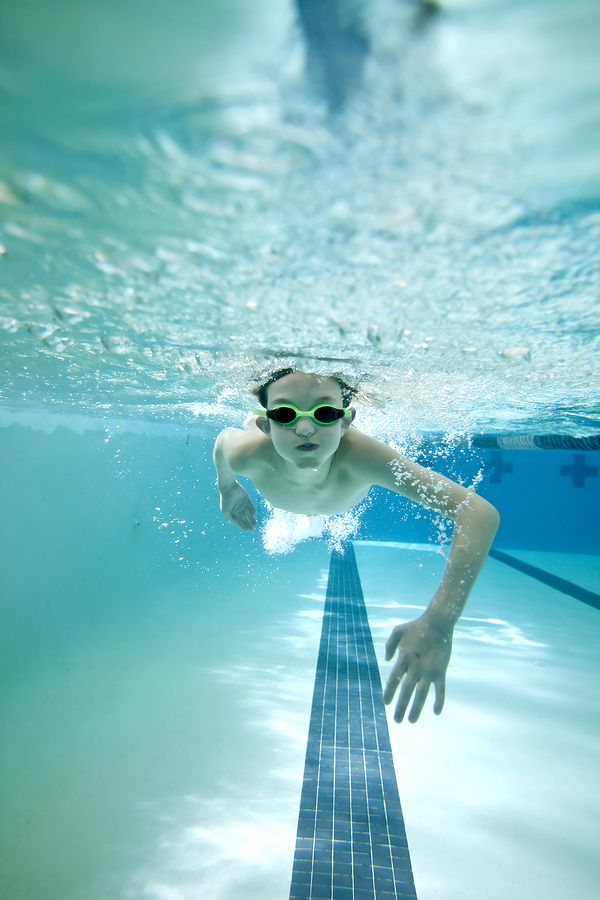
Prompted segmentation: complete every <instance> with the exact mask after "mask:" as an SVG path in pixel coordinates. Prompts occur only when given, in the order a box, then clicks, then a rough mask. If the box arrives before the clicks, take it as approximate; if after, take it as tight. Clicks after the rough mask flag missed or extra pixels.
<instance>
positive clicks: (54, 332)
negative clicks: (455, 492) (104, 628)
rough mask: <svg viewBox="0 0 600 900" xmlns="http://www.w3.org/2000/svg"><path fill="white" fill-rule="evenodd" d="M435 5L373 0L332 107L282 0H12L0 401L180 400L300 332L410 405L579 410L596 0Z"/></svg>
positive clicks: (397, 418) (196, 405) (591, 335)
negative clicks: (345, 85) (306, 67)
mask: <svg viewBox="0 0 600 900" xmlns="http://www.w3.org/2000/svg"><path fill="white" fill-rule="evenodd" d="M444 10H445V13H444V15H441V16H439V17H438V18H437V20H435V21H434V22H433V23H432V24H431V27H430V28H429V29H425V30H423V31H422V32H420V33H419V34H415V33H414V31H413V30H412V29H411V28H410V21H411V16H412V7H411V6H410V4H402V3H395V2H391V0H378V2H373V3H372V4H370V5H368V6H367V7H366V10H365V14H364V18H365V21H366V27H367V30H368V31H369V34H370V40H371V54H370V57H369V59H368V60H367V64H366V67H365V73H364V85H363V89H362V90H361V91H359V92H357V93H356V94H355V95H354V96H353V98H351V100H350V102H349V103H348V105H347V108H346V111H345V113H344V114H343V115H342V116H339V117H337V119H336V120H335V121H330V120H329V119H328V117H327V111H326V107H325V105H324V104H323V102H322V101H320V100H319V98H318V96H317V97H314V96H312V95H311V94H310V93H307V90H306V85H305V82H304V79H303V74H302V71H303V55H304V51H303V43H302V39H301V34H300V31H299V28H298V27H297V26H296V25H295V24H294V22H295V13H294V9H293V7H292V6H291V4H290V3H289V2H287V0H263V2H260V3H258V4H257V3H252V4H249V3H246V2H244V0H229V2H228V3H226V4H214V5H212V4H209V3H194V4H192V3H190V2H188V0H177V2H175V3H171V4H169V5H168V6H167V5H166V4H164V3H162V2H159V0H154V2H153V3H152V4H150V5H149V6H148V5H147V4H144V5H142V4H128V5H127V6H126V7H125V6H123V5H122V4H117V3H113V2H108V0H105V2H104V3H101V4H97V5H95V6H90V5H86V6H81V5H80V4H76V3H71V2H61V3H54V4H52V5H48V4H46V3H43V2H36V0H27V2H24V3H21V4H19V5H18V6H15V5H14V4H8V3H6V4H4V5H3V7H2V9H1V10H0V16H1V20H0V21H1V24H2V27H1V28H0V35H1V36H0V50H1V51H2V60H3V62H2V68H1V70H0V79H1V80H0V84H1V86H2V100H1V107H0V127H1V129H2V134H3V140H2V147H1V150H0V181H1V182H2V187H1V190H0V202H2V238H1V241H2V245H3V246H4V248H5V250H6V252H5V253H4V255H3V257H2V259H1V260H0V263H1V265H2V270H1V277H2V294H1V296H0V302H1V304H2V307H1V309H0V316H1V323H2V331H1V332H0V335H1V339H2V352H3V358H4V359H5V360H6V366H7V370H8V371H7V377H6V378H5V379H4V383H3V386H2V402H3V403H4V404H5V405H8V406H9V407H11V408H21V407H23V406H25V407H27V408H31V407H35V408H44V409H48V408H51V409H55V410H60V411H65V410H68V411H69V412H71V413H72V412H73V411H75V410H76V411H78V412H82V413H84V414H89V413H91V412H93V413H94V414H101V415H102V414H107V413H108V412H110V413H112V414H113V415H114V414H117V415H127V416H131V415H138V416H142V417H144V418H149V417H151V418H158V419H161V420H164V419H165V418H166V419H171V420H178V421H182V420H183V421H185V422H190V421H193V420H194V418H195V417H196V416H198V415H202V414H203V413H207V414H210V413H213V412H214V410H215V406H216V407H217V408H222V409H224V411H225V413H226V414H228V415H229V414H230V413H231V412H232V410H233V409H238V410H240V411H241V410H242V409H245V408H247V402H248V401H247V395H246V393H245V388H244V383H245V378H246V376H248V375H249V374H251V373H252V372H253V371H254V370H255V369H256V368H257V367H259V368H260V367H261V366H262V365H264V364H265V363H270V362H271V361H272V360H273V359H275V358H280V359H284V358H285V359H287V358H294V359H296V360H298V361H301V362H303V364H304V365H307V366H312V367H314V366H317V367H318V366H319V365H320V366H321V368H327V367H330V366H331V362H330V360H334V364H335V366H336V367H337V368H341V369H344V370H345V371H347V372H348V374H350V375H354V376H357V375H360V376H364V383H365V387H367V388H368V389H369V390H371V391H372V392H373V393H374V394H375V395H376V396H377V397H378V398H379V400H380V401H381V402H384V403H385V404H386V408H387V411H388V415H390V416H393V417H394V419H393V423H394V425H395V426H396V427H402V428H404V429H405V430H406V429H407V428H413V429H415V430H416V431H420V430H423V429H428V428H429V429H434V430H442V431H446V430H461V431H465V430H479V431H531V429H537V430H540V429H541V430H546V431H550V432H552V431H562V432H569V433H590V432H594V431H595V430H597V428H598V420H599V415H598V407H597V394H598V363H597V360H598V334H599V319H598V304H597V291H598V267H597V260H598V240H599V227H600V226H599V219H598V200H599V198H600V183H599V177H600V176H599V172H598V164H597V154H596V147H597V142H598V137H599V134H600V111H599V101H598V96H599V92H598V88H599V86H600V85H598V72H597V65H596V53H597V44H598V34H599V28H600V23H599V13H598V8H597V4H595V3H594V2H592V0H589V2H585V0H579V2H577V3H575V4H568V5H566V4H563V3H559V2H558V0H552V2H546V3H543V4H542V3H538V2H525V0H522V2H500V0H498V2H494V0H479V2H476V0H453V2H449V3H447V4H444ZM440 401H441V402H440Z"/></svg>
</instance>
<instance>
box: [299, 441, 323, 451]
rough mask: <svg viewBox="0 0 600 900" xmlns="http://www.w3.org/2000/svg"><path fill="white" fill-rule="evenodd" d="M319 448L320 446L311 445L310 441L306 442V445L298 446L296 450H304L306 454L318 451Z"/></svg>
mask: <svg viewBox="0 0 600 900" xmlns="http://www.w3.org/2000/svg"><path fill="white" fill-rule="evenodd" d="M318 446H319V445H318V444H311V443H310V442H309V441H306V443H304V444H298V446H297V447H296V450H303V451H305V452H308V451H309V450H316V449H317V447H318Z"/></svg>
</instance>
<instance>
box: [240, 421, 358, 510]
mask: <svg viewBox="0 0 600 900" xmlns="http://www.w3.org/2000/svg"><path fill="white" fill-rule="evenodd" d="M249 437H250V436H249ZM352 443H353V436H352V434H351V433H350V432H348V433H347V434H346V435H344V437H343V439H342V441H341V443H340V446H339V447H338V449H337V450H336V452H335V453H334V455H333V457H331V466H330V469H329V471H328V472H327V473H326V475H325V477H322V478H321V479H320V480H319V482H318V483H315V484H311V483H310V480H308V479H307V480H306V481H302V480H298V481H296V480H295V479H293V478H292V477H290V475H289V474H288V472H287V470H286V465H285V461H284V460H282V459H281V458H280V457H279V456H278V455H277V453H276V452H275V450H274V449H273V445H272V444H271V441H270V440H269V439H268V438H264V437H263V436H262V435H254V434H253V433H252V438H251V440H249V442H248V448H247V449H248V453H247V455H246V458H245V460H244V461H243V463H242V464H241V465H238V466H237V467H236V471H237V473H238V474H239V475H243V476H245V477H247V478H249V479H250V481H251V482H252V484H253V485H254V487H255V488H256V489H257V491H258V492H259V493H260V494H261V495H262V496H263V497H264V498H265V500H267V501H268V502H269V503H270V504H271V505H272V506H275V507H277V508H278V509H286V510H288V512H293V513H298V514H301V515H306V516H316V515H335V514H336V513H343V512H347V511H348V510H349V509H352V507H353V506H356V504H357V503H360V501H361V500H362V499H363V497H365V495H366V494H367V492H368V490H369V488H370V487H371V484H370V483H367V481H366V480H365V478H364V476H362V475H361V473H360V472H359V471H356V467H354V466H353V465H352V458H353V454H352Z"/></svg>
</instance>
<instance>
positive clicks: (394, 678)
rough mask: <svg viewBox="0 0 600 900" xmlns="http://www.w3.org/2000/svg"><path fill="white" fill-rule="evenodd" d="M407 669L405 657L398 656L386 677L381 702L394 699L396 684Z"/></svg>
mask: <svg viewBox="0 0 600 900" xmlns="http://www.w3.org/2000/svg"><path fill="white" fill-rule="evenodd" d="M407 669H408V663H407V662H406V660H405V659H402V658H400V659H399V660H398V662H397V663H396V665H395V666H394V668H393V669H392V671H391V672H390V677H389V678H388V680H387V682H386V685H385V690H384V692H383V702H384V703H386V704H387V703H391V702H392V700H393V699H394V694H395V693H396V691H397V690H398V685H399V684H400V682H401V681H402V679H403V678H404V676H405V675H406V671H407Z"/></svg>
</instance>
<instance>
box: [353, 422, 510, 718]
mask: <svg viewBox="0 0 600 900" xmlns="http://www.w3.org/2000/svg"><path fill="white" fill-rule="evenodd" d="M364 437H366V435H365V436H364ZM367 441H368V444H369V446H368V448H367V447H365V448H364V449H368V453H367V454H366V455H365V457H364V463H365V465H366V466H367V467H368V470H369V474H370V475H371V477H372V479H373V484H378V485H381V486H382V487H386V488H389V489H390V490H392V491H395V492H396V493H398V494H402V495H403V496H405V497H408V498H409V499H410V500H413V501H415V502H416V503H421V504H422V505H423V506H426V507H428V508H429V509H434V510H436V511H438V512H440V513H442V514H443V515H446V516H448V517H449V518H451V519H453V521H454V534H453V538H452V543H451V545H450V550H449V553H448V560H447V564H446V568H445V570H444V574H443V577H442V580H441V582H440V585H439V587H438V589H437V591H436V592H435V594H434V595H433V598H432V600H431V602H430V604H429V606H428V607H427V609H426V610H425V612H424V613H423V615H421V616H419V618H418V619H415V620H414V621H412V622H407V623H405V624H404V625H398V626H397V627H396V628H394V630H393V631H392V634H391V635H390V637H389V640H388V642H387V644H386V660H388V661H389V660H391V659H392V658H393V656H394V654H395V652H396V650H398V649H399V654H398V659H397V660H396V663H395V665H394V667H393V669H392V671H391V673H390V677H389V679H388V681H387V684H386V686H385V690H384V694H383V699H384V702H385V703H386V704H389V703H391V702H392V700H393V698H394V695H395V693H396V691H397V689H398V687H399V686H400V685H401V688H400V694H399V697H398V702H397V704H396V710H395V713H394V719H395V720H396V721H397V722H401V721H402V720H403V718H404V714H405V712H406V710H407V708H408V705H409V703H410V699H411V697H412V696H413V694H414V695H415V696H414V701H413V704H412V708H411V711H410V715H409V717H408V720H409V722H416V721H417V719H418V718H419V716H420V715H421V711H422V709H423V706H424V705H425V700H426V699H427V694H428V692H429V688H430V687H431V685H432V684H433V685H434V686H435V704H434V708H433V711H434V712H435V714H436V715H439V714H440V713H441V711H442V708H443V706H444V697H445V686H446V669H447V668H448V663H449V662H450V654H451V652H452V635H453V632H454V626H455V625H456V623H457V621H458V619H459V617H460V615H461V613H462V611H463V609H464V607H465V604H466V602H467V598H468V596H469V593H470V591H471V588H472V587H473V585H474V583H475V580H476V578H477V576H478V575H479V573H480V571H481V569H482V567H483V564H484V562H485V559H486V557H487V554H488V551H489V549H490V547H491V545H492V541H493V540H494V536H495V534H496V531H497V530H498V525H499V524H500V516H499V515H498V511H497V510H496V509H495V507H493V506H492V505H491V503H488V502H487V500H484V499H483V497H479V496H478V495H477V494H475V493H474V492H473V491H470V490H468V489H467V488H464V487H462V485H460V484H456V483H455V482H453V481H451V480H450V479H449V478H445V477H444V476H443V475H439V474H437V473H436V472H433V471H432V470H431V469H425V468H423V467H422V466H419V465H417V464H416V463H413V462H411V461H410V460H407V459H405V458H404V457H403V456H401V455H400V454H399V453H396V451H394V450H392V448H391V447H388V446H387V445H385V444H381V443H380V442H379V441H375V440H374V439H372V438H368V439H367ZM371 442H372V443H371ZM361 455H362V454H361Z"/></svg>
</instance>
